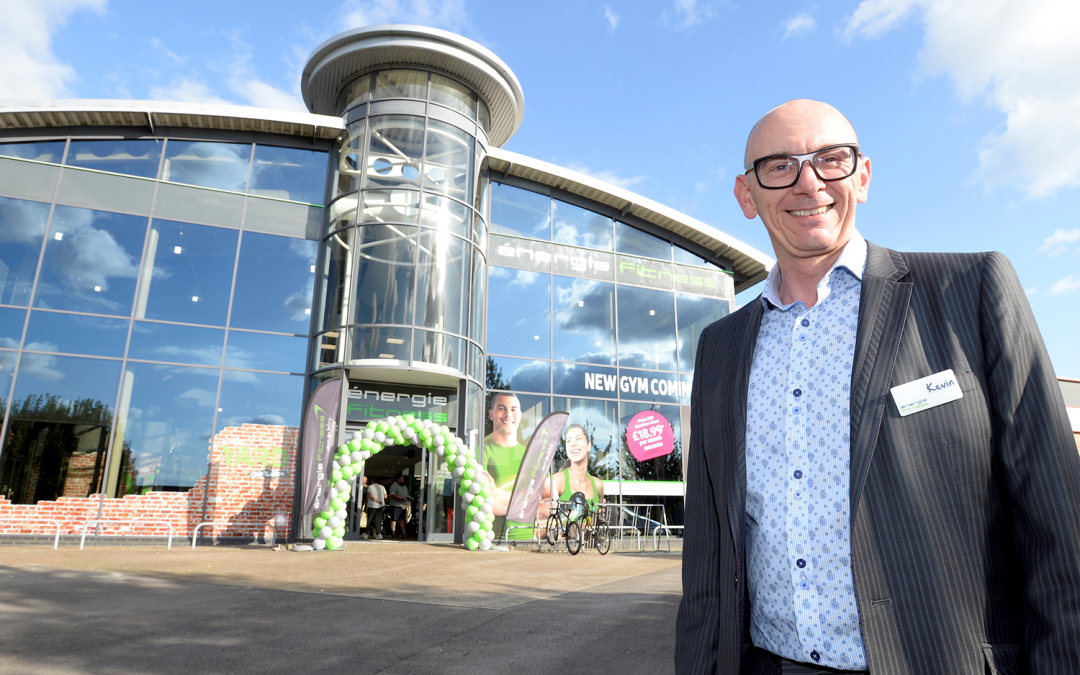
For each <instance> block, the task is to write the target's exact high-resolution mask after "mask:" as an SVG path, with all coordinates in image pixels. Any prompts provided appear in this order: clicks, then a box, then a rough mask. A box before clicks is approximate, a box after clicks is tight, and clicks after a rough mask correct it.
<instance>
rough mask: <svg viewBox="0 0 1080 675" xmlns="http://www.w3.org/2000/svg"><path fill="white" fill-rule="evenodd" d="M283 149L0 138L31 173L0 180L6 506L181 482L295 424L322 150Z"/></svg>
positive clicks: (19, 169) (0, 391)
mask: <svg viewBox="0 0 1080 675" xmlns="http://www.w3.org/2000/svg"><path fill="white" fill-rule="evenodd" d="M300 142H301V143H303V141H300ZM283 143H284V144H287V143H296V140H295V139H291V138H283ZM284 144H283V145H282V146H280V147H279V146H276V145H272V144H263V143H251V142H246V143H245V142H232V141H226V140H224V139H220V140H218V139H214V138H207V139H187V138H171V137H154V138H146V139H136V140H128V139H114V140H101V139H92V140H91V139H82V138H79V137H70V138H58V139H56V140H53V141H47V142H44V141H43V142H33V143H18V142H0V175H4V176H18V175H33V176H35V177H37V178H38V180H35V181H33V182H30V181H19V180H5V181H0V195H2V196H0V280H2V283H0V397H2V403H0V405H2V406H3V410H4V425H3V445H2V450H0V495H5V496H6V497H7V498H8V499H10V500H11V501H12V502H13V503H34V502H38V501H42V500H52V499H56V498H58V497H64V496H68V497H80V496H81V497H85V496H88V495H91V494H97V493H101V492H104V493H105V494H106V495H107V496H108V497H122V496H124V495H127V494H141V493H145V492H148V491H155V490H158V491H160V490H166V491H172V490H188V489H190V488H191V487H192V486H193V485H195V483H196V482H197V481H198V480H199V479H200V478H201V477H203V476H205V475H206V473H207V470H208V466H207V462H208V457H209V450H210V444H211V442H212V440H213V438H214V435H215V434H217V433H219V432H221V431H222V430H224V429H226V428H228V427H233V426H239V425H242V424H245V423H253V424H264V425H272V426H281V427H292V428H296V427H298V426H299V424H300V417H301V409H302V404H303V395H304V373H305V364H306V360H307V352H308V339H309V333H310V330H309V328H310V325H311V307H312V304H311V303H312V297H313V295H314V289H315V278H316V264H317V255H318V243H317V242H315V241H308V240H306V239H305V237H306V236H307V233H308V232H309V230H310V227H309V223H310V221H312V220H315V221H321V220H322V218H323V215H322V214H323V212H324V211H325V209H324V208H323V207H322V206H320V205H321V204H322V203H323V201H324V194H325V186H326V177H327V172H328V165H329V147H324V148H312V147H307V148H302V147H301V148H297V147H286V146H285V145H284ZM308 145H309V146H310V145H311V143H310V141H308ZM41 179H47V180H50V181H51V183H48V184H42V182H41ZM268 223H270V224H269V225H268ZM268 230H269V231H270V232H271V233H268ZM28 308H29V311H28Z"/></svg>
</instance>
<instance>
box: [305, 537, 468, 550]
mask: <svg viewBox="0 0 1080 675" xmlns="http://www.w3.org/2000/svg"><path fill="white" fill-rule="evenodd" d="M326 546H327V548H329V547H330V542H326ZM465 547H466V548H468V549H469V550H470V551H475V550H476V549H477V548H479V547H480V542H478V541H476V540H475V539H468V540H466V541H465Z"/></svg>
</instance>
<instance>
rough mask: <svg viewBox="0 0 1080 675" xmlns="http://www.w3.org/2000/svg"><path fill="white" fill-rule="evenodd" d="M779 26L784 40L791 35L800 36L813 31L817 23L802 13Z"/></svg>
mask: <svg viewBox="0 0 1080 675" xmlns="http://www.w3.org/2000/svg"><path fill="white" fill-rule="evenodd" d="M780 25H781V26H782V27H783V29H784V39H785V40H786V39H788V38H789V37H791V36H793V35H802V34H803V33H809V32H810V31H812V30H814V29H815V28H817V21H815V20H814V17H812V16H810V13H809V12H803V13H802V14H799V15H797V16H793V17H791V18H790V19H788V20H786V21H784V22H782V23H781V24H780Z"/></svg>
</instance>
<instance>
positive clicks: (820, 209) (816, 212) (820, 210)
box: [788, 204, 832, 216]
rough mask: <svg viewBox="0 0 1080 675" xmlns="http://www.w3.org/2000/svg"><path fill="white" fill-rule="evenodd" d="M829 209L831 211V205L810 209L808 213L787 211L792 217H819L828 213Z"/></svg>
mask: <svg viewBox="0 0 1080 675" xmlns="http://www.w3.org/2000/svg"><path fill="white" fill-rule="evenodd" d="M830 209H832V204H826V205H824V206H819V207H817V208H816V209H811V210H809V211H788V213H790V214H791V215H793V216H820V215H821V214H823V213H825V212H826V211H829V210H830Z"/></svg>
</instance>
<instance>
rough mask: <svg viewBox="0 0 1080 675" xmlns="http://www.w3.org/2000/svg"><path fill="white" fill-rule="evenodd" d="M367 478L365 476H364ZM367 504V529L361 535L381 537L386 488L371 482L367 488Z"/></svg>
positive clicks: (365, 478) (364, 536)
mask: <svg viewBox="0 0 1080 675" xmlns="http://www.w3.org/2000/svg"><path fill="white" fill-rule="evenodd" d="M364 480H367V476H365V477H364ZM366 492H367V506H368V515H369V516H370V517H369V518H368V531H367V532H365V533H364V534H362V535H361V536H362V537H363V538H364V539H367V538H368V537H373V538H375V539H382V521H383V513H385V511H386V488H384V487H383V486H382V485H379V484H378V483H372V484H371V485H369V486H368V488H367V491H366Z"/></svg>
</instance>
